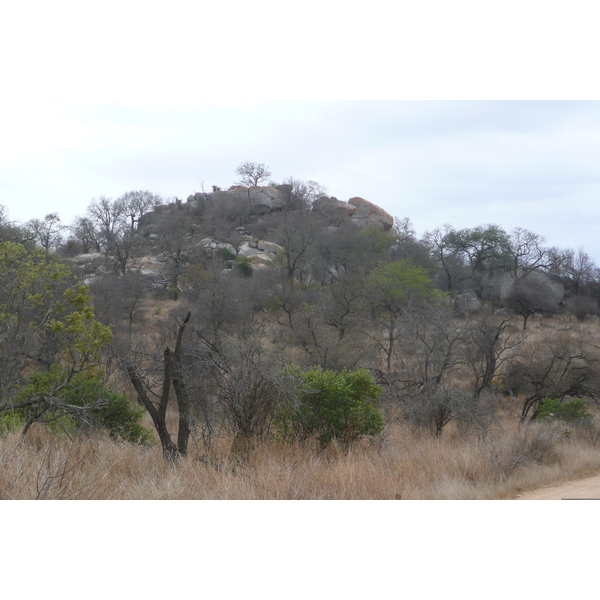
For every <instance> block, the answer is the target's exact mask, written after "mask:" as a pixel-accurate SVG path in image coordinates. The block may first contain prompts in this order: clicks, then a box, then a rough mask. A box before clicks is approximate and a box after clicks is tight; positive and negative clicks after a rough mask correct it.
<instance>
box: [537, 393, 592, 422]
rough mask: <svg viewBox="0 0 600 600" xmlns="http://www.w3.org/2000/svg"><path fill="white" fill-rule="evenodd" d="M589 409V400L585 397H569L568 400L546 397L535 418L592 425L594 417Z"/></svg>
mask: <svg viewBox="0 0 600 600" xmlns="http://www.w3.org/2000/svg"><path fill="white" fill-rule="evenodd" d="M587 409H588V403H587V400H584V399H583V398H569V399H566V400H557V399H556V398H546V399H545V400H544V401H543V402H542V404H541V405H540V408H539V410H538V412H537V414H536V416H535V420H536V421H562V422H564V423H567V424H568V425H575V426H585V425H590V424H591V422H592V419H593V417H592V414H591V413H589V412H588V410H587Z"/></svg>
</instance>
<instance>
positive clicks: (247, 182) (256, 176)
mask: <svg viewBox="0 0 600 600" xmlns="http://www.w3.org/2000/svg"><path fill="white" fill-rule="evenodd" d="M235 172H236V174H237V175H239V179H238V180H237V181H236V182H235V183H236V185H242V186H245V187H250V186H257V185H259V184H260V183H262V182H263V181H265V180H266V179H268V178H269V177H271V171H269V167H267V166H265V165H264V164H263V163H254V162H244V163H242V164H241V165H240V166H239V167H238V168H237V169H236V170H235Z"/></svg>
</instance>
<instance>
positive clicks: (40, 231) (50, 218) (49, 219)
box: [26, 213, 65, 254]
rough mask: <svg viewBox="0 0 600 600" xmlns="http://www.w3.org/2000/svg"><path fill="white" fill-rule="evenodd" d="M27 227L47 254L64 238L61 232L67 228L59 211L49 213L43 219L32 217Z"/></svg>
mask: <svg viewBox="0 0 600 600" xmlns="http://www.w3.org/2000/svg"><path fill="white" fill-rule="evenodd" d="M26 227H27V228H28V229H29V231H31V235H32V237H33V239H34V240H35V242H36V243H37V244H38V245H39V246H41V247H42V248H43V249H44V251H45V252H46V253H47V254H48V253H50V252H51V251H53V250H56V249H57V247H58V245H59V244H60V242H61V239H62V237H61V233H62V232H63V231H64V229H65V227H64V226H63V225H62V223H61V222H60V217H59V216H58V214H57V213H48V214H47V215H46V216H45V217H44V218H43V219H31V220H30V221H27V224H26Z"/></svg>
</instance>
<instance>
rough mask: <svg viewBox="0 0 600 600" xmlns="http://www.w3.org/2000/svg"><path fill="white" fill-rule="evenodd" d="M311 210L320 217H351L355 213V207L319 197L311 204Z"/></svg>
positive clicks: (336, 200) (326, 197) (335, 199)
mask: <svg viewBox="0 0 600 600" xmlns="http://www.w3.org/2000/svg"><path fill="white" fill-rule="evenodd" d="M312 209H313V210H314V211H316V212H318V213H321V214H322V215H338V214H339V215H347V216H352V215H353V214H354V213H355V212H356V206H354V205H353V204H348V203H347V202H342V201H341V200H338V199H337V198H329V197H328V196H321V197H320V198H318V199H317V200H315V201H314V202H313V205H312Z"/></svg>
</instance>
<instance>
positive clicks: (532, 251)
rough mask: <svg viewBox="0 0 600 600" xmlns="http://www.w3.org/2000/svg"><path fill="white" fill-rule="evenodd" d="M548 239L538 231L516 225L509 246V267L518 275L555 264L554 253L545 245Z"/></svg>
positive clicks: (545, 268) (544, 268)
mask: <svg viewBox="0 0 600 600" xmlns="http://www.w3.org/2000/svg"><path fill="white" fill-rule="evenodd" d="M545 241H546V240H545V239H544V238H543V237H542V236H540V235H537V234H536V233H533V232H532V231H529V230H528V229H523V228H522V227H516V228H515V229H514V230H513V232H512V234H511V236H510V244H509V245H508V247H507V254H508V258H509V263H508V264H509V269H510V271H511V272H512V273H513V274H514V275H515V276H516V275H517V273H518V272H520V273H522V274H524V275H525V274H527V273H529V272H531V271H534V270H536V269H540V270H547V269H549V268H550V267H551V266H552V265H553V260H552V253H551V252H550V249H549V248H546V247H545V246H544V242H545Z"/></svg>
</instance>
